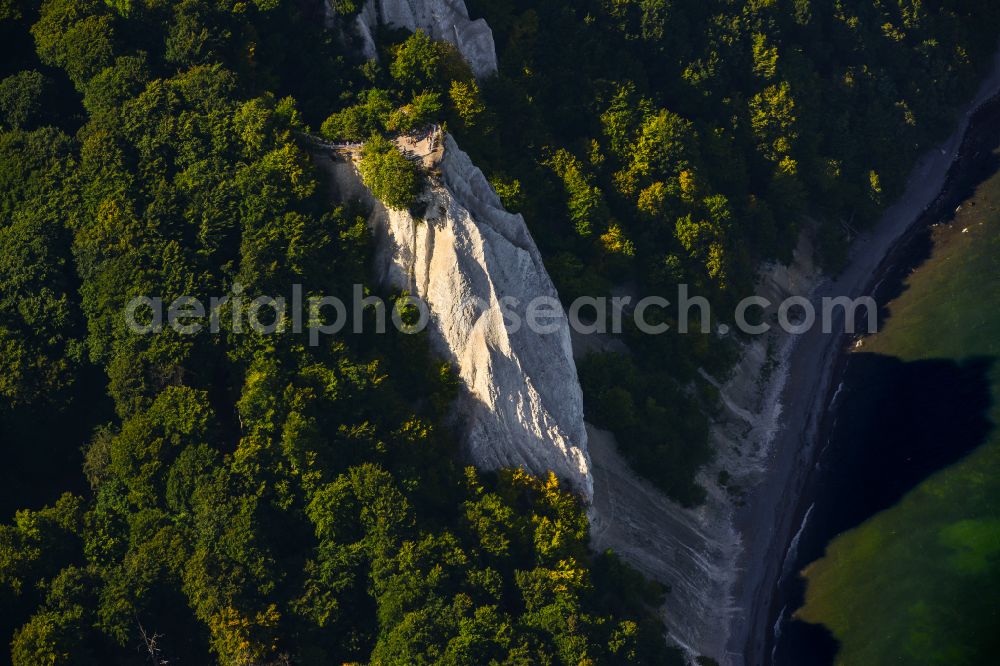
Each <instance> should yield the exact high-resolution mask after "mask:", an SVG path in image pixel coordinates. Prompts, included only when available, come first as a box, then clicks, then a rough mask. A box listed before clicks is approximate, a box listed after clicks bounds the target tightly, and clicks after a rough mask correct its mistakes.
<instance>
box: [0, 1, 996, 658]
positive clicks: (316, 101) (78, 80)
mask: <svg viewBox="0 0 1000 666" xmlns="http://www.w3.org/2000/svg"><path fill="white" fill-rule="evenodd" d="M337 4H338V5H340V6H341V8H342V9H343V10H345V11H355V10H356V9H357V6H356V4H355V3H352V2H340V3H337ZM469 4H470V9H471V10H472V13H473V14H474V15H476V16H485V17H486V18H487V19H488V21H489V22H490V24H491V26H492V27H493V29H494V31H495V34H496V38H497V44H498V49H499V53H500V75H499V76H497V77H494V78H492V79H489V80H486V81H481V82H477V81H475V80H474V78H473V77H472V76H471V74H470V72H469V69H468V67H467V66H466V65H465V63H463V62H462V60H461V58H460V57H459V55H458V54H457V52H456V51H455V49H454V48H452V47H450V46H448V45H445V44H440V43H435V42H433V41H432V40H430V39H428V38H427V37H426V36H424V35H422V34H421V33H417V34H415V35H409V34H406V33H400V32H392V31H384V32H383V33H381V34H380V35H378V41H379V48H380V52H381V58H380V63H381V64H378V63H375V62H359V61H358V59H357V57H356V55H355V53H356V50H355V49H354V48H352V46H351V44H349V43H342V42H341V41H340V40H338V39H337V37H336V35H335V33H334V32H332V31H324V30H323V24H322V17H321V11H320V7H319V5H318V3H317V2H313V1H310V0H300V1H298V2H280V1H279V0H253V1H252V2H237V1H235V0H181V1H180V2H169V1H167V0H107V1H106V2H105V1H104V0H45V1H44V2H38V1H34V0H0V50H2V52H3V60H2V62H0V184H2V187H0V441H2V442H3V445H4V450H5V453H6V455H7V464H6V465H5V466H4V468H3V470H2V471H0V506H2V508H3V516H2V521H3V522H4V523H5V524H4V525H2V526H0V633H2V634H3V635H5V636H7V637H9V640H10V659H11V661H12V663H13V664H16V665H18V666H36V665H39V664H117V663H121V664H132V663H139V662H146V663H161V662H165V661H169V662H170V663H205V662H206V661H207V660H209V659H210V657H209V656H208V655H212V657H211V659H214V660H216V661H218V662H219V663H221V664H231V665H237V664H239V665H243V664H281V663H288V664H330V663H345V662H373V663H384V664H390V663H391V664H422V663H455V664H459V663H461V664H488V663H497V664H529V663H541V664H614V663H650V664H663V663H671V661H672V660H675V659H677V653H676V652H675V651H672V650H671V649H669V648H668V647H667V646H666V644H665V643H664V641H663V639H662V636H663V626H662V624H661V623H660V621H659V619H658V618H657V617H656V615H655V612H654V611H655V608H656V606H657V605H658V603H657V602H658V599H659V598H660V596H661V595H662V594H663V593H665V590H664V589H662V588H660V587H659V586H657V585H655V584H651V583H648V582H646V581H644V580H643V579H642V578H641V577H639V576H638V575H637V574H636V573H634V572H633V571H631V570H630V569H628V568H627V567H625V566H624V565H622V564H621V563H620V562H619V561H618V560H617V559H616V558H615V556H614V555H613V554H603V555H599V556H595V555H593V554H591V553H589V552H588V549H587V545H588V534H587V533H588V525H587V520H586V517H585V514H584V510H583V507H582V506H581V505H580V503H579V501H578V500H577V499H576V498H575V497H574V496H573V495H572V494H570V493H569V492H567V491H566V490H564V489H563V488H561V487H560V485H559V481H558V480H557V479H555V478H533V477H530V476H528V475H526V474H524V473H523V472H519V471H506V472H501V473H498V474H484V473H480V472H477V471H476V470H473V469H464V468H463V467H462V464H461V462H460V456H459V455H458V451H457V450H456V446H455V444H454V442H453V441H452V438H451V437H450V435H449V433H448V431H447V429H446V428H444V427H443V426H442V422H443V416H444V414H445V412H446V411H447V409H448V405H449V402H450V400H451V398H452V396H453V395H454V393H455V390H456V386H455V379H454V378H453V375H452V373H451V372H450V369H449V368H448V367H447V366H445V365H443V364H441V363H440V362H438V361H435V360H434V359H433V358H432V357H431V356H430V355H429V354H428V352H427V349H426V341H425V340H424V339H423V338H422V337H420V336H416V337H411V336H405V335H400V334H390V335H386V336H378V338H377V339H376V338H375V337H374V336H363V335H353V334H344V335H341V336H339V337H336V338H333V339H332V340H331V341H329V342H328V343H327V344H325V345H322V346H319V347H312V346H309V345H308V344H307V343H306V341H305V340H304V339H303V338H302V336H297V335H294V334H292V333H291V332H289V333H286V334H279V335H257V334H254V333H252V332H244V333H242V334H238V333H237V332H236V331H234V330H232V329H231V324H230V323H229V322H231V321H232V320H233V318H232V317H230V316H228V315H229V314H231V313H229V312H226V313H224V316H223V317H222V318H221V321H222V323H223V332H222V334H221V335H211V334H209V333H208V332H204V333H202V334H199V335H194V336H184V335H179V334H176V333H174V332H172V331H170V330H169V329H167V330H165V331H164V332H163V333H162V334H160V335H155V336H136V335H133V334H130V333H129V332H128V331H127V329H126V327H125V326H124V311H125V306H126V304H127V303H128V302H129V301H130V300H131V299H132V298H133V297H135V296H139V295H149V294H155V295H159V296H162V297H163V298H164V300H165V301H166V302H170V301H172V300H173V299H174V298H176V297H178V296H183V295H193V296H199V297H205V298H208V297H209V296H215V295H224V294H236V293H239V292H245V293H246V294H252V295H258V294H288V293H290V291H291V287H292V285H293V284H301V285H303V287H304V289H305V292H306V295H307V296H308V295H310V294H323V295H338V294H340V295H347V294H349V293H350V289H351V287H352V285H354V284H356V283H361V284H363V283H366V281H367V275H368V270H367V262H368V257H369V252H370V247H369V237H368V231H367V228H366V226H365V223H364V211H361V210H356V209H353V208H352V207H351V206H342V207H333V206H332V205H331V204H330V200H331V197H330V193H329V192H327V191H326V187H325V185H324V184H323V181H322V179H321V178H320V177H319V174H318V172H317V169H316V167H315V165H314V164H313V162H312V159H311V157H310V154H309V151H308V146H307V144H306V141H305V140H304V139H303V137H304V136H305V133H307V132H311V133H323V134H325V135H326V136H328V137H329V138H332V139H343V140H351V141H360V140H365V141H367V142H368V143H367V145H366V148H365V158H364V162H365V163H364V164H363V166H362V170H363V171H365V172H366V180H368V181H369V182H370V183H371V184H372V186H373V189H376V190H378V192H379V194H380V196H381V197H382V198H383V199H385V200H386V201H391V202H393V203H395V204H397V205H400V206H404V205H406V204H407V203H408V202H409V201H412V197H413V195H414V193H415V192H416V190H417V189H418V188H419V187H420V181H419V174H416V173H413V172H411V171H409V170H408V169H407V167H406V165H405V164H402V163H400V162H399V159H398V156H397V155H396V153H395V152H394V150H393V149H392V147H391V144H390V143H389V142H387V141H384V140H382V138H381V137H382V136H383V135H390V134H393V133H398V132H406V131H410V130H413V129H417V128H421V127H423V126H426V125H427V124H428V123H431V122H443V123H445V124H446V126H447V128H448V130H449V131H451V132H453V133H454V134H455V135H456V136H457V137H458V138H459V142H460V143H461V145H462V146H463V148H465V149H467V150H468V151H469V152H470V153H471V154H472V155H473V157H474V159H475V160H476V162H477V163H478V164H479V165H481V166H482V167H483V169H484V171H485V172H486V173H487V175H488V176H489V177H490V179H491V182H492V183H493V184H494V186H495V188H496V190H497V192H498V193H499V194H500V195H501V197H502V199H503V200H504V202H505V203H506V204H507V206H508V207H509V208H511V209H512V210H516V211H520V212H523V213H524V214H525V216H526V219H527V221H528V224H529V226H530V227H531V230H532V232H533V233H534V234H535V236H536V238H537V239H538V242H539V245H540V247H541V249H542V251H543V253H544V255H545V258H546V262H547V264H548V267H549V269H550V271H551V273H552V275H553V278H554V280H555V281H556V283H557V286H558V287H559V289H560V293H561V294H562V295H563V297H564V298H566V299H571V298H573V297H575V296H577V295H583V294H587V295H600V294H602V293H606V292H607V291H608V290H610V289H611V288H612V287H614V286H616V285H622V284H629V285H634V288H635V289H638V290H641V291H643V292H644V293H655V292H659V291H664V292H667V291H668V290H669V289H670V288H671V287H672V285H675V284H677V283H680V282H689V283H691V284H692V285H695V286H697V287H699V288H701V289H703V290H704V292H705V295H709V296H711V297H712V298H713V300H715V301H717V302H720V303H725V302H727V301H728V300H730V299H732V298H734V295H735V294H739V293H742V291H741V290H745V289H747V288H748V286H749V285H750V284H751V283H752V280H753V274H754V267H755V266H756V265H757V264H758V263H759V262H760V261H761V260H764V259H769V258H776V259H787V258H788V257H789V255H790V251H791V248H792V247H793V246H794V244H795V240H796V237H797V235H798V233H799V231H800V229H801V228H802V227H803V225H804V224H805V223H806V222H805V221H806V220H808V219H810V218H812V219H815V220H816V226H817V231H816V233H817V234H818V236H819V238H820V239H821V240H822V248H823V257H824V261H825V262H826V263H827V265H828V266H829V267H830V268H831V269H835V268H836V266H837V263H838V261H840V257H841V256H842V253H843V248H844V246H845V242H846V237H845V231H844V230H845V226H843V224H842V223H847V224H848V225H849V226H851V227H860V226H863V225H865V224H868V223H870V222H871V221H872V220H874V219H875V218H876V217H877V215H878V212H879V210H880V209H881V207H882V206H884V205H885V204H886V203H887V202H889V201H891V199H892V197H893V196H894V194H895V193H897V192H898V191H899V190H900V187H901V185H902V183H903V181H904V179H905V175H906V172H907V169H908V168H909V167H910V166H911V165H912V162H913V159H914V157H915V156H916V155H917V154H918V153H919V151H920V150H921V149H923V148H926V146H927V145H929V143H930V142H932V141H933V140H934V138H936V137H938V136H940V135H941V134H942V133H944V132H947V130H948V129H949V128H950V127H951V125H952V124H953V118H952V114H953V112H954V110H955V108H956V107H957V106H958V105H959V104H961V103H962V102H963V101H964V100H965V99H966V98H967V97H968V96H969V94H970V91H971V90H972V89H973V88H974V87H975V84H976V81H977V80H978V78H979V77H980V76H981V74H982V71H983V69H984V67H985V66H986V65H987V64H988V62H987V61H988V60H989V55H990V54H991V53H992V52H993V50H994V48H995V41H996V34H997V26H998V21H997V18H998V8H997V7H996V6H994V4H993V3H990V2H986V1H985V0H984V1H981V2H980V1H973V0H968V1H961V0H951V1H938V2H924V3H921V2H918V1H917V0H912V1H908V0H899V1H898V2H896V1H895V0H894V1H891V2H885V1H881V0H865V1H863V2H856V3H851V6H850V7H848V6H845V5H844V4H842V3H840V2H833V1H829V2H828V1H825V0H819V1H812V2H810V1H809V0H794V1H793V0H787V1H786V0H772V1H758V2H751V3H743V2H735V1H733V2H728V1H719V0H708V1H706V0H698V1H693V0H691V1H686V0H685V1H674V2H670V1H668V0H585V1H582V2H580V1H576V2H570V1H569V0H546V1H545V2H526V1H525V2H522V1H520V0H483V1H481V2H480V1H475V2H470V3H469ZM372 289H374V287H372ZM229 307H235V306H233V305H230V306H229ZM242 307H248V306H246V305H244V306H242ZM369 314H370V315H371V316H374V313H369ZM626 338H627V340H628V342H629V346H630V348H631V350H632V356H630V357H612V356H592V357H589V358H588V359H586V360H585V361H584V362H583V363H582V364H581V367H580V371H581V378H582V381H583V383H584V388H585V396H586V407H587V411H588V415H589V417H590V418H591V419H592V420H594V421H595V422H596V423H597V424H598V425H601V426H604V427H608V428H611V429H613V430H614V431H615V432H616V433H618V434H619V435H621V437H620V439H621V442H622V444H623V446H624V448H625V453H626V454H627V455H628V456H629V457H630V459H631V460H632V461H633V462H634V463H635V464H636V468H637V469H639V470H642V472H643V473H645V474H647V475H649V476H650V477H651V478H652V479H653V480H654V481H656V482H657V483H658V484H659V485H660V486H661V487H662V488H663V489H664V490H665V491H667V492H668V493H669V494H671V495H672V496H673V497H675V498H677V499H678V500H680V501H682V502H684V503H688V504H695V503H697V502H698V501H699V500H700V499H701V496H702V492H703V491H702V490H701V489H700V488H698V487H697V485H695V483H694V481H693V477H694V472H695V471H696V470H697V469H698V468H699V467H700V466H701V465H703V464H704V463H705V462H706V461H707V460H708V459H709V458H710V456H711V451H709V449H708V446H707V443H706V442H707V424H708V418H709V415H710V414H711V410H712V407H713V405H714V396H713V394H712V391H711V389H710V387H706V386H704V385H703V382H700V381H699V380H698V379H697V369H698V368H699V367H703V368H706V369H707V370H709V371H710V372H713V373H715V374H719V375H722V374H724V373H725V371H726V368H728V366H729V364H730V363H731V362H732V358H733V354H734V349H733V345H732V343H730V342H726V341H719V340H716V339H715V338H713V337H711V336H704V335H690V336H672V335H671V336H662V337H655V338H654V337H650V336H640V335H638V334H633V333H629V334H627V335H626Z"/></svg>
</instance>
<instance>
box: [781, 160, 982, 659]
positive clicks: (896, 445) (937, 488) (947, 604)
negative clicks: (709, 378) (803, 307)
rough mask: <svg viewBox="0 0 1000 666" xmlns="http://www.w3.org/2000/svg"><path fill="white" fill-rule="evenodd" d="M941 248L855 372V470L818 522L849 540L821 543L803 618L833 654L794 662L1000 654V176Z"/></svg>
mask: <svg viewBox="0 0 1000 666" xmlns="http://www.w3.org/2000/svg"><path fill="white" fill-rule="evenodd" d="M931 242H932V246H931V253H930V257H929V258H928V259H927V260H926V261H925V262H923V263H922V264H921V265H920V266H919V268H918V269H917V270H916V271H915V272H914V273H912V274H911V275H910V276H909V277H907V278H906V279H905V281H904V283H903V291H902V293H901V294H900V295H899V296H898V297H897V298H895V299H894V300H893V301H892V302H891V303H890V304H889V305H888V314H889V316H888V319H887V320H886V322H885V325H884V326H883V329H882V330H881V331H880V332H879V333H878V334H877V335H875V336H872V337H870V338H868V339H866V340H865V342H864V344H863V346H862V348H861V349H860V350H858V351H856V352H855V354H854V356H853V357H852V359H851V360H850V361H849V365H848V368H849V369H848V372H847V374H846V377H845V397H844V398H843V400H842V401H841V406H840V407H838V418H839V419H841V422H840V424H839V425H838V426H837V427H836V428H835V429H834V434H833V438H832V443H833V446H839V447H842V448H844V449H845V450H849V452H848V453H843V454H838V455H839V456H840V459H839V460H837V459H835V460H834V462H833V463H832V464H834V465H838V464H839V465H842V469H852V470H854V471H853V473H852V474H851V475H850V476H849V478H839V479H838V480H837V481H836V482H834V483H831V484H827V487H826V488H823V489H821V492H820V499H818V500H817V514H818V516H819V517H818V518H816V520H817V521H818V522H820V523H825V525H824V527H823V529H825V530H827V534H829V533H834V534H838V536H836V537H835V538H834V539H832V541H830V542H829V543H828V544H825V552H824V549H823V547H822V546H823V545H824V544H819V548H818V549H817V548H815V547H814V550H816V551H817V552H816V553H815V556H816V557H818V559H816V560H815V561H813V562H812V563H811V564H809V565H808V566H807V567H806V568H805V569H804V571H803V575H804V576H805V580H806V592H805V603H804V605H803V607H802V608H800V609H799V610H798V611H796V613H795V616H796V617H797V618H798V619H799V620H802V621H805V622H809V623H813V624H817V625H822V626H823V627H825V628H826V629H827V630H828V631H829V632H830V633H831V634H832V636H833V638H834V639H835V640H836V645H834V644H833V643H832V642H831V641H829V640H819V639H817V640H815V641H813V642H811V643H810V642H809V641H808V640H807V641H805V642H801V641H800V644H799V645H798V646H797V647H796V648H795V652H796V654H797V657H796V658H795V659H796V660H797V662H798V663H823V662H826V663H829V661H830V658H831V655H832V654H835V657H833V661H834V662H835V663H837V664H851V665H855V664H859V665H865V666H867V665H869V664H949V665H955V664H985V663H996V660H997V659H998V657H997V655H998V653H1000V430H998V429H997V428H996V427H995V424H997V423H1000V401H998V397H1000V362H998V360H997V359H1000V174H998V175H994V176H992V177H991V178H989V179H988V180H986V181H985V182H983V183H982V184H980V185H979V186H978V187H977V188H976V191H975V193H974V194H973V196H972V197H971V199H970V200H969V201H967V202H966V203H965V204H963V207H962V209H961V211H960V212H958V213H957V214H956V215H955V219H954V221H953V222H952V223H951V225H943V226H941V227H938V228H936V229H935V230H934V232H933V234H932V235H931ZM824 516H825V518H824ZM855 519H857V520H855ZM837 521H841V522H842V523H843V524H841V525H835V523H837ZM832 525H835V527H834V528H833V529H831V526H832ZM812 635H813V636H819V634H812ZM810 645H815V646H816V647H815V651H814V656H815V662H813V661H812V660H810V658H809V650H810Z"/></svg>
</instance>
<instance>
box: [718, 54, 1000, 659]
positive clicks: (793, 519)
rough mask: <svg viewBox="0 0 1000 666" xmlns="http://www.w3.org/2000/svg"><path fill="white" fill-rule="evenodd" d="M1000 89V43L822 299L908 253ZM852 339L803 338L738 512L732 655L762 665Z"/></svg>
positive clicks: (850, 290)
mask: <svg viewBox="0 0 1000 666" xmlns="http://www.w3.org/2000/svg"><path fill="white" fill-rule="evenodd" d="M998 96H1000V52H998V53H997V54H996V55H995V56H994V59H993V69H992V72H991V74H990V75H989V76H988V77H987V78H986V80H985V81H984V82H983V83H982V84H981V86H980V89H979V91H978V93H977V95H976V96H975V98H974V99H973V100H972V101H971V102H970V103H969V104H967V105H966V106H965V107H963V109H962V111H961V112H960V114H959V118H960V119H961V120H960V123H959V126H958V127H957V128H956V129H955V131H954V132H953V133H952V135H951V136H950V137H949V138H948V139H947V140H946V141H945V142H944V143H943V144H941V145H939V146H937V147H935V148H933V149H931V150H930V151H928V152H927V153H925V154H924V156H923V157H921V158H920V159H919V160H918V162H917V164H916V165H915V167H914V169H913V171H912V172H911V175H910V178H909V180H908V182H907V186H906V188H905V191H904V192H903V194H902V195H901V196H900V197H899V199H898V200H897V202H896V203H895V204H893V205H892V206H891V207H889V208H888V209H887V210H886V211H885V213H884V214H883V216H882V218H881V220H880V221H879V222H878V224H876V225H875V227H873V228H872V229H871V230H869V231H867V232H865V233H864V234H862V235H861V236H859V237H858V238H856V239H855V240H854V242H853V243H852V245H851V251H850V258H849V261H848V264H847V266H846V267H845V268H844V270H843V271H841V273H840V274H839V275H837V276H836V277H832V278H827V279H826V280H824V281H823V282H822V283H821V284H820V285H819V286H818V287H817V288H816V289H815V290H814V292H813V294H811V299H812V300H814V301H817V300H818V299H821V298H823V297H826V296H849V297H851V298H857V297H859V296H863V295H870V294H872V293H874V292H877V290H878V288H879V287H880V286H881V285H882V282H883V281H884V279H885V277H886V276H887V275H889V274H891V273H892V271H893V270H894V269H896V268H897V262H898V261H899V259H900V255H901V254H905V250H906V248H907V246H908V245H909V241H910V240H911V239H912V237H913V235H914V234H915V233H916V232H917V231H918V230H919V229H920V228H922V226H923V225H922V224H921V222H922V221H924V220H925V218H926V217H927V214H928V212H930V211H932V209H934V208H935V206H936V204H938V202H939V201H940V200H941V198H942V197H943V196H946V193H947V191H948V190H949V188H950V187H951V186H952V185H953V181H952V178H953V169H954V167H955V166H956V165H957V164H959V163H960V162H961V158H962V156H963V151H962V149H963V148H964V147H965V144H966V140H967V137H968V135H969V133H970V129H971V128H973V126H974V125H973V122H974V120H975V119H976V116H977V114H978V113H979V112H980V111H981V110H982V109H983V107H985V106H987V105H988V104H990V103H991V102H994V101H996V100H997V98H998ZM835 324H836V325H838V326H839V325H840V322H839V321H838V322H835ZM835 330H836V326H835ZM846 339H848V336H847V335H846V334H834V335H824V334H822V332H820V331H810V332H809V333H807V334H806V335H804V336H802V337H801V338H800V339H798V340H796V341H795V343H794V346H793V348H792V349H791V352H790V354H789V357H788V359H787V361H786V366H785V369H786V377H787V381H786V383H785V386H784V387H783V388H782V390H781V397H782V400H781V403H782V407H783V409H782V424H781V428H780V430H779V432H778V433H777V434H776V435H775V437H774V440H773V441H772V443H771V450H770V453H769V457H770V459H771V468H770V470H769V471H768V473H767V475H766V476H765V478H764V479H763V480H762V481H761V482H760V483H758V484H757V485H756V486H754V487H753V488H751V489H750V490H749V492H748V500H747V503H746V505H745V506H744V507H742V508H740V509H737V511H736V514H735V523H736V527H737V530H738V531H739V534H740V536H741V542H742V546H743V549H742V553H741V554H740V556H739V558H738V571H739V576H738V578H737V581H736V583H735V585H734V589H733V602H734V604H733V605H734V607H735V608H736V609H738V610H737V611H736V612H735V613H734V614H733V615H732V617H731V619H730V626H729V643H728V647H727V655H726V663H729V664H755V665H756V664H764V663H766V661H767V650H768V648H769V647H770V645H771V642H772V627H770V626H769V625H771V623H772V621H773V619H774V616H775V612H774V611H775V610H776V609H775V608H774V602H775V601H776V600H777V595H776V593H777V591H778V584H779V580H780V578H781V574H782V569H783V566H784V563H785V560H786V556H787V554H788V547H789V543H790V541H791V539H792V538H793V537H792V535H793V533H794V532H795V531H796V530H797V529H798V527H799V525H800V523H801V522H802V516H803V513H804V511H803V509H804V508H806V507H803V506H802V503H803V499H804V498H805V495H806V492H805V491H806V489H807V488H808V486H809V480H810V477H811V476H812V471H813V467H814V465H815V460H816V457H817V455H818V453H819V450H818V449H819V446H818V444H819V442H820V437H819V435H820V433H821V431H822V429H823V428H824V427H825V425H826V424H825V420H826V417H827V408H828V406H829V405H830V401H831V398H832V397H833V391H834V389H835V388H836V387H835V386H834V384H835V382H834V381H833V380H834V378H835V377H837V376H839V375H840V374H841V373H842V371H843V364H844V362H845V361H846V353H845V352H846V351H847V350H846V347H845V345H844V342H845V340H846ZM788 498H792V499H791V501H788ZM764 526H766V527H764Z"/></svg>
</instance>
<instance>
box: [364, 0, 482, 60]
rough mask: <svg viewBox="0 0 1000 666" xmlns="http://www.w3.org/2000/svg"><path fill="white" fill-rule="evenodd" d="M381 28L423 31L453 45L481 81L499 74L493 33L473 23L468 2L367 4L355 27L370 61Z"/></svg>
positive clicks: (385, 0) (371, 0) (383, 0)
mask: <svg viewBox="0 0 1000 666" xmlns="http://www.w3.org/2000/svg"><path fill="white" fill-rule="evenodd" d="M379 25H386V26H389V27H390V28H405V29H407V30H409V31H411V32H415V31H416V30H423V31H424V32H426V33H427V34H428V35H429V36H430V37H432V38H433V39H437V40H441V41H446V42H451V43H452V44H454V45H455V47H456V48H457V49H458V51H459V52H460V53H461V54H462V57H464V58H465V60H466V62H468V63H469V66H470V67H471V68H472V73H473V74H475V76H476V78H477V79H483V78H486V77H488V76H490V75H492V74H496V72H497V51H496V44H495V43H494V41H493V31H492V30H490V26H489V25H488V24H487V23H486V21H485V20H483V19H477V20H475V21H473V20H470V19H469V10H468V9H467V8H466V6H465V2H464V0H367V2H366V3H365V6H364V8H363V9H362V10H361V13H360V14H359V15H358V17H357V18H356V19H355V23H354V29H355V30H356V31H357V33H358V34H359V35H360V36H361V38H362V43H363V51H364V55H365V57H367V58H375V57H376V52H375V40H374V39H373V38H372V34H373V33H374V31H375V29H376V28H377V27H378V26H379Z"/></svg>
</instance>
